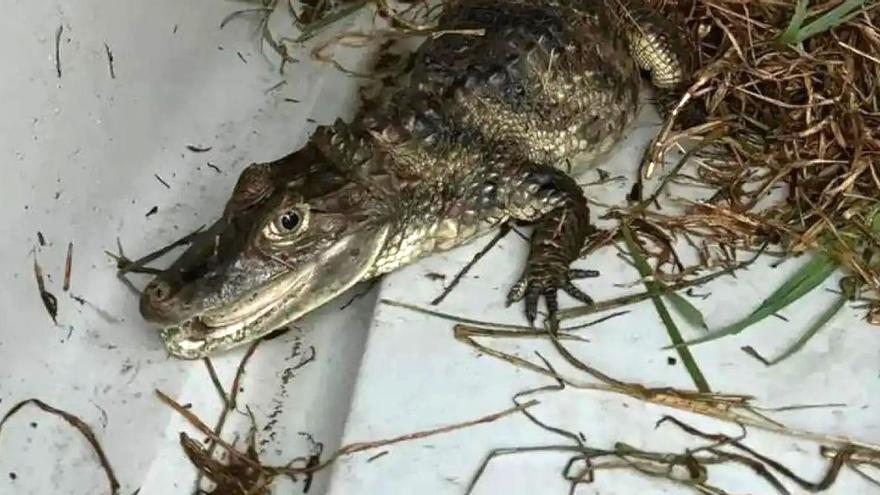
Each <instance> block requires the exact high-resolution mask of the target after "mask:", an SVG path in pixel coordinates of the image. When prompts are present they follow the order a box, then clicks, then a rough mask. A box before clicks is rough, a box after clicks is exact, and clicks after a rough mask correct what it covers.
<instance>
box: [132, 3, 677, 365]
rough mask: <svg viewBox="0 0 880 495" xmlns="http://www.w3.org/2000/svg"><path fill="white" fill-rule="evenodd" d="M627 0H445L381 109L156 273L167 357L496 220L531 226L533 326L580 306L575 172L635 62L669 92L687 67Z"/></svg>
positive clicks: (594, 145) (623, 92)
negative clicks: (561, 297)
mask: <svg viewBox="0 0 880 495" xmlns="http://www.w3.org/2000/svg"><path fill="white" fill-rule="evenodd" d="M610 1H612V2H613V4H614V5H616V6H619V5H622V4H620V3H619V2H617V1H616V0H610ZM629 4H633V2H629ZM629 6H630V7H633V8H632V9H630V10H629V11H628V14H627V15H623V16H622V15H621V10H620V8H618V7H615V8H607V7H606V5H605V4H604V2H602V1H587V0H559V1H548V0H537V1H525V0H522V1H521V0H455V1H451V2H448V3H447V5H446V6H445V7H444V11H443V13H442V15H441V17H440V19H439V26H438V27H439V29H441V30H444V31H452V32H448V33H447V34H444V35H441V36H438V37H434V38H429V39H428V40H426V41H425V42H424V43H423V44H422V45H421V46H420V48H419V49H418V50H417V51H416V52H415V54H414V56H413V60H412V64H410V69H409V71H408V72H407V73H406V74H402V75H401V78H400V80H399V81H398V83H397V84H395V85H394V86H393V87H391V88H389V89H388V90H387V92H386V94H384V95H381V97H380V98H378V99H377V102H378V103H376V104H374V105H371V106H370V107H369V108H368V109H366V110H364V111H362V112H360V113H359V114H357V115H356V116H355V117H354V118H353V119H352V120H351V121H350V122H343V121H341V120H340V121H337V122H336V123H335V124H332V125H328V126H321V127H319V128H318V129H317V131H316V132H315V134H314V135H313V136H312V138H311V139H310V141H309V142H308V143H307V144H306V145H305V146H304V147H303V148H302V149H300V150H298V151H296V152H295V153H293V154H291V155H290V156H288V157H285V158H284V159H282V160H280V161H279V162H277V163H275V164H268V165H266V164H262V165H253V166H252V167H253V168H252V169H251V170H250V171H246V172H245V173H244V174H243V175H242V178H241V179H240V180H239V183H238V185H237V187H236V190H235V192H234V193H233V195H232V199H231V200H230V203H229V205H228V206H227V208H226V211H225V212H224V216H223V218H222V219H221V220H220V221H219V222H218V224H217V225H215V226H214V234H212V235H213V237H205V238H204V239H205V240H204V241H201V242H202V243H208V242H210V243H213V244H214V246H213V250H210V249H205V248H204V246H202V247H201V248H198V246H195V245H194V246H193V248H192V249H197V248H198V249H197V252H199V253H206V252H209V251H211V252H212V254H211V255H210V256H204V255H203V256H202V257H201V258H199V257H198V256H194V255H192V254H190V255H189V257H188V258H187V257H186V255H185V256H184V258H182V259H187V260H189V261H187V262H185V263H182V264H181V263H178V266H177V268H176V269H174V270H170V271H169V272H168V273H165V274H163V275H160V276H159V277H157V279H156V280H155V281H154V282H153V283H152V284H151V286H150V287H148V289H147V290H146V291H145V295H144V298H143V299H142V304H141V307H142V312H143V313H144V315H145V316H146V317H147V318H149V319H151V320H154V321H157V322H159V323H160V324H162V325H163V327H164V330H163V332H164V333H163V335H164V337H165V339H166V343H167V344H168V347H169V349H170V350H171V351H172V352H173V353H175V354H176V355H180V356H184V357H186V356H189V357H198V356H201V355H205V354H207V353H208V352H211V351H213V350H217V349H225V348H229V347H232V346H234V345H238V344H240V343H242V342H244V341H248V340H252V339H254V338H257V337H259V336H261V335H265V334H266V333H268V332H270V331H271V330H273V329H275V328H278V327H279V326H283V325H286V324H288V323H289V322H290V321H292V320H293V319H295V318H298V317H300V316H301V315H302V314H305V313H306V312H308V311H310V310H311V309H314V308H315V307H317V306H318V305H321V304H323V303H324V302H326V301H327V300H329V299H330V298H332V297H333V296H335V295H336V294H338V293H339V292H341V291H342V290H344V289H345V288H347V287H350V286H351V285H353V284H354V283H357V282H359V281H362V280H366V279H369V278H372V277H375V276H378V275H381V274H383V273H388V272H390V271H392V270H395V269H397V268H399V267H401V266H404V265H406V264H409V263H411V262H413V261H415V260H417V259H419V258H422V257H424V256H426V255H429V254H431V253H433V252H437V251H441V250H447V249H451V248H454V247H456V246H459V245H461V244H463V243H465V242H467V241H469V240H471V239H472V238H473V237H475V236H477V235H479V234H482V233H484V232H486V231H488V230H489V229H491V228H493V227H495V226H497V225H498V224H499V223H501V222H505V221H508V220H517V221H524V222H530V223H533V224H534V225H535V231H534V234H533V236H532V240H531V249H530V252H529V257H528V260H527V261H526V265H525V269H524V271H523V273H522V276H521V278H520V280H519V281H518V282H516V283H515V284H514V285H513V288H512V289H511V290H510V292H509V294H508V303H510V302H514V301H518V300H520V299H525V305H526V315H527V317H528V319H529V320H530V321H533V320H534V319H535V316H536V312H537V305H538V300H539V298H541V297H544V299H545V301H546V304H547V309H548V312H549V313H551V314H552V313H554V312H555V311H556V306H557V303H556V293H557V291H558V290H564V291H566V292H568V293H569V294H570V295H572V296H573V297H576V298H578V299H581V300H584V301H589V297H588V296H587V295H586V294H585V293H584V292H582V291H581V290H580V289H578V288H576V287H575V286H574V285H573V284H572V280H573V279H576V278H582V277H584V276H590V275H594V273H593V272H589V271H583V270H575V271H572V270H569V266H570V264H571V263H572V262H573V261H574V260H575V259H576V258H577V257H578V255H579V253H580V252H581V249H582V247H583V244H584V241H585V239H586V237H587V235H588V234H589V232H590V230H591V228H592V227H591V226H590V220H589V216H590V214H589V209H588V207H587V201H586V198H585V197H584V193H583V191H582V190H581V189H580V187H578V186H577V184H576V182H575V181H574V179H573V176H574V175H577V174H578V173H579V172H580V171H582V170H583V169H584V168H586V167H589V166H591V165H593V164H596V163H597V162H598V161H599V160H600V159H601V158H602V157H603V156H604V155H605V154H606V153H607V152H608V151H609V150H611V148H612V147H613V146H614V145H615V144H616V143H617V142H619V141H620V139H621V138H622V136H623V134H624V132H625V131H626V129H627V128H628V126H629V125H630V124H631V123H632V121H633V120H634V119H635V117H636V114H637V112H638V105H639V102H638V96H639V86H640V81H641V72H642V71H648V72H650V73H651V79H652V81H653V82H654V83H655V85H656V86H657V87H659V88H661V89H664V90H666V89H670V88H675V87H678V86H680V85H681V84H683V83H685V82H686V74H688V65H689V62H688V59H687V54H686V53H684V51H682V50H681V49H680V47H681V46H683V41H682V40H683V39H684V38H683V37H682V35H681V33H678V32H676V31H675V30H674V27H673V24H672V23H670V22H668V21H665V20H662V19H655V18H653V17H652V16H651V15H650V14H648V13H646V11H645V10H644V9H642V8H640V7H639V6H638V5H635V6H633V5H629ZM633 23H636V24H633ZM475 29H482V30H484V34H482V35H475V34H459V33H460V32H461V30H475ZM455 31H459V33H456V32H455ZM255 170H259V171H260V172H259V173H257V172H254V171H255ZM242 205H245V206H242ZM233 228H234V231H235V232H236V234H235V235H233V236H230V235H229V234H228V233H226V234H222V235H217V232H223V231H228V230H229V229H233ZM230 237H234V238H235V239H236V240H235V242H234V243H233V242H232V240H230V241H228V242H227V241H224V240H223V239H225V238H230ZM196 244H198V242H197V243H196ZM232 245H234V246H236V247H235V248H230V247H229V246H232ZM191 252H192V250H191ZM221 253H222V254H221ZM248 270H250V272H248ZM195 272H198V273H199V276H195V277H194V276H193V273H195ZM248 273H254V274H258V275H254V276H253V277H250V278H249V277H248V275H247V274H248ZM267 280H268V281H271V284H270V283H269V282H267ZM270 285H271V286H270ZM264 287H269V289H271V290H269V289H265V290H264ZM328 287H332V290H331V289H328ZM269 293H271V294H272V296H271V297H270V296H268V295H267V294H269ZM221 295H222V296H221Z"/></svg>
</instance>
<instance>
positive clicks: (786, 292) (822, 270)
mask: <svg viewBox="0 0 880 495" xmlns="http://www.w3.org/2000/svg"><path fill="white" fill-rule="evenodd" d="M836 269H837V264H836V263H835V262H834V260H833V259H832V258H831V257H829V256H828V255H826V254H825V253H819V254H817V255H816V256H815V257H814V258H813V259H811V260H810V261H809V262H808V263H806V264H805V265H804V266H803V267H801V269H800V270H798V272H797V273H795V274H794V275H793V276H792V277H791V278H789V279H788V280H787V281H786V282H785V283H784V284H782V285H781V286H780V287H779V288H778V289H776V290H775V291H774V292H773V293H772V294H770V296H768V297H767V298H766V299H764V301H763V302H762V303H761V305H760V306H758V308H757V309H755V310H754V311H753V312H752V313H751V314H749V315H748V316H746V317H745V318H743V319H742V320H740V321H738V322H736V323H733V324H731V325H728V326H726V327H723V328H722V329H721V330H718V331H716V332H712V333H710V334H709V335H706V336H703V337H699V338H696V339H693V340H690V341H687V342H685V343H683V344H681V345H682V346H691V345H696V344H702V343H705V342H711V341H713V340H717V339H720V338H722V337H726V336H729V335H735V334H738V333H740V332H742V331H743V330H745V329H746V328H748V327H750V326H752V325H754V324H755V323H758V322H759V321H761V320H763V319H764V318H767V317H768V316H771V315H773V314H776V313H778V312H779V311H781V310H782V309H784V308H785V307H787V306H788V305H789V304H791V303H793V302H795V301H797V300H798V299H800V298H801V297H803V296H804V295H805V294H807V293H809V292H810V291H812V290H813V289H815V288H816V287H817V286H819V284H821V283H822V282H824V281H825V280H826V279H827V278H828V277H829V276H831V274H832V273H834V271H835V270H836ZM670 347H674V346H670ZM666 348H667V349H668V348H669V347H666Z"/></svg>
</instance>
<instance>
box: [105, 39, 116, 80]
mask: <svg viewBox="0 0 880 495" xmlns="http://www.w3.org/2000/svg"><path fill="white" fill-rule="evenodd" d="M104 51H105V52H106V53H107V67H108V68H109V69H110V79H116V69H114V68H113V52H112V51H110V45H108V44H107V43H104Z"/></svg>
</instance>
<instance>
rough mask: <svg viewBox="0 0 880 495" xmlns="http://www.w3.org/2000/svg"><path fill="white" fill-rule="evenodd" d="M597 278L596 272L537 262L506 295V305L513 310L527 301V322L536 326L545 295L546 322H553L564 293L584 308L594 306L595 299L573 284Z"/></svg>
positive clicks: (549, 262)
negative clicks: (583, 305)
mask: <svg viewBox="0 0 880 495" xmlns="http://www.w3.org/2000/svg"><path fill="white" fill-rule="evenodd" d="M598 276H599V272H598V271H596V270H577V269H569V268H568V267H567V266H564V265H562V264H560V263H554V262H552V261H548V262H546V263H540V262H537V260H536V262H535V263H534V264H530V265H529V267H528V268H527V269H526V271H525V273H523V275H522V277H520V279H519V281H517V282H516V283H515V284H514V285H513V287H511V289H510V291H509V292H508V293H507V304H506V305H507V306H510V305H511V304H513V303H515V302H518V301H520V300H522V299H523V298H525V303H526V318H527V319H528V320H529V325H531V326H534V325H535V318H536V317H537V315H538V299H540V297H541V296H542V295H543V296H544V301H545V303H546V304H547V318H548V319H549V320H553V319H555V318H556V312H557V311H558V310H559V303H558V302H557V300H556V293H557V291H559V290H563V291H565V293H567V294H568V295H570V296H571V297H573V298H575V299H577V300H579V301H581V302H583V303H585V304H593V298H591V297H590V296H588V295H587V294H586V293H585V292H584V291H582V290H580V289H579V288H578V287H577V286H575V285H574V284H573V283H572V280H577V279H582V278H593V277H598Z"/></svg>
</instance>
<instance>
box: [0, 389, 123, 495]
mask: <svg viewBox="0 0 880 495" xmlns="http://www.w3.org/2000/svg"><path fill="white" fill-rule="evenodd" d="M28 404H33V405H35V406H37V407H39V408H40V409H42V410H43V411H46V412H47V413H50V414H54V415H56V416H58V417H60V418H61V419H63V420H64V421H67V423H69V424H70V425H71V426H73V427H74V428H76V429H77V430H79V432H80V433H81V434H82V435H83V436H84V437H85V439H86V440H87V441H88V442H89V444H90V445H91V446H92V449H93V450H94V451H95V454H96V455H97V456H98V460H99V462H100V463H101V468H103V469H104V473H105V474H106V475H107V481H108V482H109V483H110V492H111V493H112V494H113V495H116V494H118V493H119V481H117V479H116V474H115V473H114V472H113V468H112V467H111V466H110V461H109V460H108V459H107V456H106V454H104V449H102V448H101V444H100V442H98V437H97V436H95V433H94V432H93V431H92V428H91V427H89V425H88V424H86V422H85V421H83V420H81V419H80V418H78V417H77V416H75V415H73V414H71V413H69V412H67V411H63V410H61V409H56V408H54V407H52V406H50V405H49V404H46V403H45V402H43V401H41V400H40V399H27V400H23V401H21V402H19V403H18V404H16V405H14V406H12V409H10V410H9V412H7V413H6V414H5V415H3V418H2V419H0V432H2V430H3V426H4V425H5V424H6V421H7V420H8V419H9V418H11V417H12V416H13V415H14V414H15V413H17V412H18V411H19V410H21V409H22V408H23V407H25V406H26V405H28Z"/></svg>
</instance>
